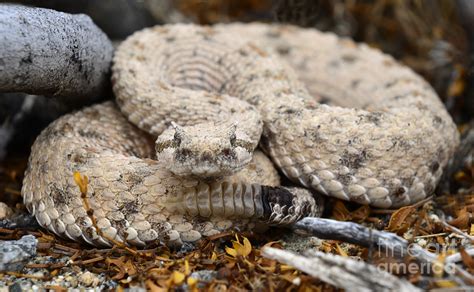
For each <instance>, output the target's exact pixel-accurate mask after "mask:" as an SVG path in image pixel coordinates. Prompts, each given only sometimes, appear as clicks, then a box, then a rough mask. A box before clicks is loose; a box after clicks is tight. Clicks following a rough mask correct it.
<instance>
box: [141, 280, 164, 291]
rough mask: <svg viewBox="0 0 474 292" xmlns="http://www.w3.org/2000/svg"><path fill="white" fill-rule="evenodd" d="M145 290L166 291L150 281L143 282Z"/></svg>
mask: <svg viewBox="0 0 474 292" xmlns="http://www.w3.org/2000/svg"><path fill="white" fill-rule="evenodd" d="M145 285H146V288H147V290H148V291H152V292H164V291H167V289H165V288H162V287H160V286H158V285H156V284H155V283H154V282H153V281H152V280H146V282H145Z"/></svg>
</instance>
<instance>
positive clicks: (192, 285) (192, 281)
mask: <svg viewBox="0 0 474 292" xmlns="http://www.w3.org/2000/svg"><path fill="white" fill-rule="evenodd" d="M186 283H187V284H188V291H191V292H194V291H199V289H198V288H197V284H198V280H197V279H196V278H193V277H189V278H188V280H187V281H186Z"/></svg>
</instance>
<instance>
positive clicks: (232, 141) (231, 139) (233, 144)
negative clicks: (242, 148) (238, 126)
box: [229, 133, 237, 146]
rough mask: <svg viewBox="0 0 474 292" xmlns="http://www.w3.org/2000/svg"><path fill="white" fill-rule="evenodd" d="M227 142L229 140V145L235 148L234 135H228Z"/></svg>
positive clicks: (235, 138)
mask: <svg viewBox="0 0 474 292" xmlns="http://www.w3.org/2000/svg"><path fill="white" fill-rule="evenodd" d="M229 140H230V145H232V146H235V141H236V140H237V137H236V136H235V133H234V134H232V135H230V137H229Z"/></svg>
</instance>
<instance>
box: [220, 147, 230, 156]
mask: <svg viewBox="0 0 474 292" xmlns="http://www.w3.org/2000/svg"><path fill="white" fill-rule="evenodd" d="M222 155H224V156H225V157H229V156H231V155H232V151H231V150H230V149H229V148H225V149H224V150H222Z"/></svg>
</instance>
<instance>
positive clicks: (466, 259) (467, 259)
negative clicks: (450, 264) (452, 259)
mask: <svg viewBox="0 0 474 292" xmlns="http://www.w3.org/2000/svg"><path fill="white" fill-rule="evenodd" d="M459 252H460V253H461V258H462V262H463V263H464V264H465V265H466V267H468V268H469V269H470V270H474V259H473V258H472V256H470V255H469V254H468V253H467V252H466V251H465V250H464V248H463V247H460V248H459Z"/></svg>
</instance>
